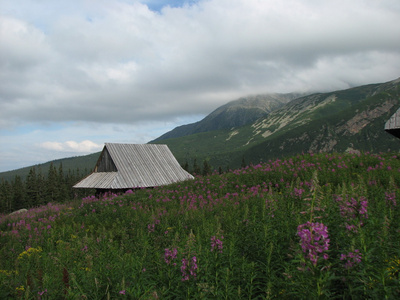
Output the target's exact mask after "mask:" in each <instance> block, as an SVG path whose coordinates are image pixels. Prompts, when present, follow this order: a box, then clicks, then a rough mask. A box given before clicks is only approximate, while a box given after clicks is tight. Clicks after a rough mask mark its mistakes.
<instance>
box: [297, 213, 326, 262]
mask: <svg viewBox="0 0 400 300" xmlns="http://www.w3.org/2000/svg"><path fill="white" fill-rule="evenodd" d="M297 235H298V236H299V237H300V245H301V248H302V250H303V252H304V253H306V258H307V259H309V260H310V261H311V263H312V264H313V265H314V266H316V265H317V263H318V259H319V255H320V254H322V258H323V259H325V260H326V259H328V258H329V256H328V254H327V253H326V252H327V251H328V250H329V242H330V240H329V235H328V227H327V226H325V225H324V224H323V223H318V222H317V223H311V222H310V221H308V222H307V223H304V224H301V225H299V226H298V227H297Z"/></svg>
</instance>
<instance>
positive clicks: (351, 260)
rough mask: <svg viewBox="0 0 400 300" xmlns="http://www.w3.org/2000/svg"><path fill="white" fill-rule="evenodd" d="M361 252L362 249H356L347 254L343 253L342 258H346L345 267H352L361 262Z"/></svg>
mask: <svg viewBox="0 0 400 300" xmlns="http://www.w3.org/2000/svg"><path fill="white" fill-rule="evenodd" d="M361 257H362V256H361V253H360V250H358V249H356V250H354V252H349V253H347V254H341V255H340V260H346V263H345V265H344V267H345V268H346V269H350V268H352V267H353V266H354V265H356V264H359V263H361Z"/></svg>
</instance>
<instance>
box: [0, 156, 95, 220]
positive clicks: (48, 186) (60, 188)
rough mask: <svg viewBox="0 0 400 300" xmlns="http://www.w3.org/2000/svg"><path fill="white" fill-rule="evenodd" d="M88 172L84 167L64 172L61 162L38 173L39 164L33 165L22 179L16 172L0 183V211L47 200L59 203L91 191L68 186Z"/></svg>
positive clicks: (34, 205) (38, 204)
mask: <svg viewBox="0 0 400 300" xmlns="http://www.w3.org/2000/svg"><path fill="white" fill-rule="evenodd" d="M89 172H90V171H88V170H87V169H85V170H84V171H81V170H79V168H78V169H76V170H68V171H67V172H64V170H63V166H62V164H60V165H59V166H58V167H56V166H55V165H54V164H53V163H51V164H50V166H49V169H48V171H47V174H43V173H42V170H41V167H40V166H38V167H36V166H33V167H32V168H31V169H30V170H29V173H28V175H27V176H26V178H25V180H24V179H23V178H22V177H21V176H19V175H16V176H15V178H14V179H13V180H11V181H10V182H9V181H6V180H4V179H3V180H2V181H1V183H0V213H10V212H13V211H16V210H19V209H22V208H26V209H28V208H31V207H36V206H40V205H43V204H47V203H49V202H52V203H54V202H58V203H63V202H65V201H69V200H71V199H74V198H77V197H84V196H86V195H87V194H90V193H93V191H88V190H85V189H73V188H72V186H74V185H75V184H76V183H77V182H78V181H79V180H81V179H82V178H83V177H85V176H86V175H88V174H89Z"/></svg>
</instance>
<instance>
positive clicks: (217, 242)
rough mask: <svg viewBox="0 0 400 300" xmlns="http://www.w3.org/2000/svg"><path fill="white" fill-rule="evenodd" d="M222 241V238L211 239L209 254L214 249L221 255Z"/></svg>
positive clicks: (214, 237)
mask: <svg viewBox="0 0 400 300" xmlns="http://www.w3.org/2000/svg"><path fill="white" fill-rule="evenodd" d="M223 239H224V236H221V239H218V238H217V237H216V236H213V237H211V252H213V251H214V250H215V249H218V250H219V253H222V250H223V248H224V247H223V244H222V240H223Z"/></svg>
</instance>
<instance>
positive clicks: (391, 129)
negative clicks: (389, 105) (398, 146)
mask: <svg viewBox="0 0 400 300" xmlns="http://www.w3.org/2000/svg"><path fill="white" fill-rule="evenodd" d="M385 131H386V132H388V133H390V134H392V135H394V136H395V137H397V138H400V108H399V109H398V110H397V111H396V112H395V113H394V114H393V115H392V116H391V117H390V119H389V120H387V122H386V123H385Z"/></svg>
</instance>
